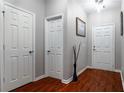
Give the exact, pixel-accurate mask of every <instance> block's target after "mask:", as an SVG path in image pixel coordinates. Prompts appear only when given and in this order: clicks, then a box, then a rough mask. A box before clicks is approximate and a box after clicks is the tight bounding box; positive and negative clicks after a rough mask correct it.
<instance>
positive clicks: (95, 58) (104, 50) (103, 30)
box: [92, 25, 115, 70]
mask: <svg viewBox="0 0 124 93" xmlns="http://www.w3.org/2000/svg"><path fill="white" fill-rule="evenodd" d="M114 33H115V28H114V25H104V26H97V27H93V41H92V65H93V67H97V68H100V69H106V70H112V69H114V68H115V52H114V51H115V34H114Z"/></svg>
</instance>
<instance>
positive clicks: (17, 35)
mask: <svg viewBox="0 0 124 93" xmlns="http://www.w3.org/2000/svg"><path fill="white" fill-rule="evenodd" d="M4 8H5V16H4V20H5V23H4V25H5V26H4V29H5V38H4V39H5V65H4V70H5V75H4V77H5V81H4V88H5V91H10V90H13V89H15V88H17V87H20V86H22V85H24V84H27V83H29V82H32V22H33V21H32V19H33V18H32V15H31V14H29V13H27V12H24V11H21V10H19V9H17V8H14V7H11V6H9V5H4Z"/></svg>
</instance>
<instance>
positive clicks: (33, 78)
mask: <svg viewBox="0 0 124 93" xmlns="http://www.w3.org/2000/svg"><path fill="white" fill-rule="evenodd" d="M5 5H7V6H10V7H13V8H15V9H18V10H21V11H24V12H26V13H28V14H31V15H32V17H33V19H32V21H33V25H32V31H33V32H32V49H33V56H32V82H33V81H35V31H36V28H35V25H36V23H35V19H36V15H35V13H33V12H31V11H28V10H25V9H23V8H20V7H17V6H15V5H13V4H10V3H8V2H5V1H2V6H1V7H2V11H1V12H3V11H5V9H4V6H5ZM0 17H1V19H2V22H1V23H0V24H1V25H2V28H1V29H0V30H1V32H0V34H1V35H2V36H3V37H1V38H0V39H1V40H3V41H2V44H1V45H0V47H1V50H2V53H1V54H2V56H1V57H2V58H3V60H2V62H1V63H0V65H1V67H2V68H1V91H6V88H5V87H4V77H5V76H4V63H5V60H4V59H5V55H4V48H3V47H4V40H5V38H4V35H5V33H4V32H5V31H4V16H3V13H2V15H0Z"/></svg>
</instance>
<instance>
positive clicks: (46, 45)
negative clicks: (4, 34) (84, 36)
mask: <svg viewBox="0 0 124 93" xmlns="http://www.w3.org/2000/svg"><path fill="white" fill-rule="evenodd" d="M58 16H62V22H63V26H64V14H63V13H59V14H56V15H52V16H48V17H46V18H45V20H44V21H45V32H44V34H45V35H44V36H45V51H44V55H45V74H46V75H47V76H49V75H48V71H47V68H48V58H47V57H48V56H47V50H48V44H47V41H48V40H47V39H48V36H47V33H48V19H51V18H54V17H58ZM63 48H64V28H63ZM63 52H64V49H63ZM63 54H64V53H63ZM61 66H62V70H61V71H62V72H61V80H63V59H62V63H61Z"/></svg>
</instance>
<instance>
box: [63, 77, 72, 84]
mask: <svg viewBox="0 0 124 93" xmlns="http://www.w3.org/2000/svg"><path fill="white" fill-rule="evenodd" d="M72 80H73V77H70V78H69V79H67V80H65V79H63V80H62V81H61V82H62V83H64V84H69V83H70V82H71V81H72Z"/></svg>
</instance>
